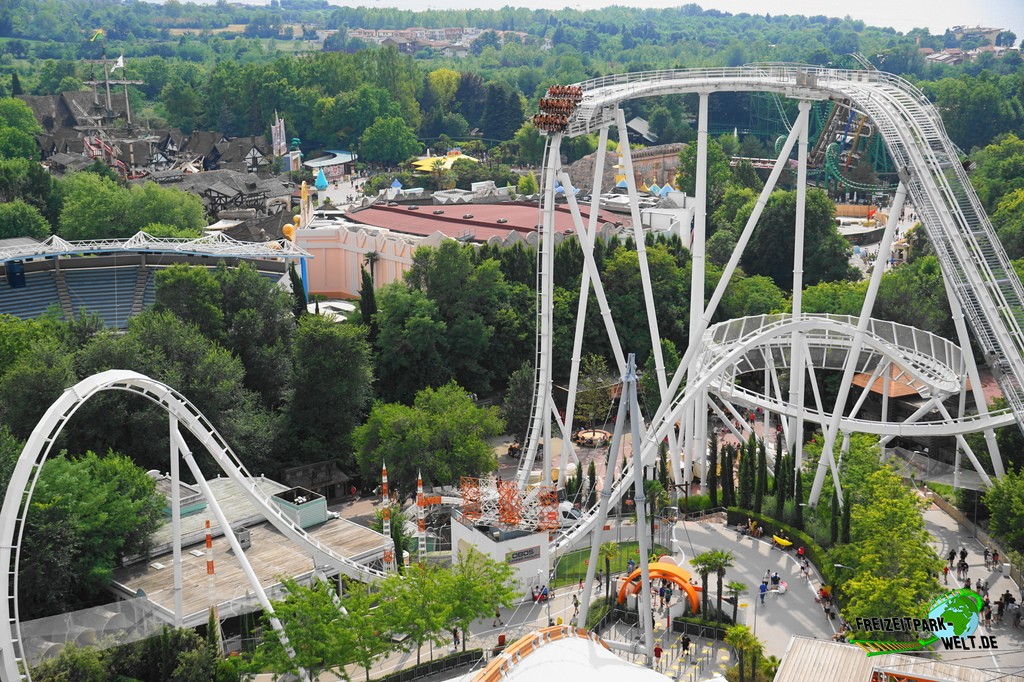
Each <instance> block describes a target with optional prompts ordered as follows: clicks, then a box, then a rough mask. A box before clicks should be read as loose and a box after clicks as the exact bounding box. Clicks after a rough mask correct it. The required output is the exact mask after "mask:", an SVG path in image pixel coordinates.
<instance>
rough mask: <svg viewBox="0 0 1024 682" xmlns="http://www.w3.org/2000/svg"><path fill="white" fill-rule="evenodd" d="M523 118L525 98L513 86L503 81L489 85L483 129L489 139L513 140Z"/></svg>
mask: <svg viewBox="0 0 1024 682" xmlns="http://www.w3.org/2000/svg"><path fill="white" fill-rule="evenodd" d="M478 40H479V39H478ZM523 117H524V114H523V96H522V95H521V94H519V92H518V91H517V90H516V89H515V88H514V87H513V86H511V85H509V84H508V83H505V82H503V81H494V82H490V83H488V84H487V88H486V94H485V99H484V111H483V118H482V120H481V127H482V128H483V130H484V133H485V134H486V135H487V136H488V137H491V138H494V139H496V140H510V139H512V136H513V135H515V133H516V131H517V130H519V128H520V126H522V125H523Z"/></svg>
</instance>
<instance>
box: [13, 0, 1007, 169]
mask: <svg viewBox="0 0 1024 682" xmlns="http://www.w3.org/2000/svg"><path fill="white" fill-rule="evenodd" d="M228 26H234V27H236V28H237V30H238V31H240V33H232V32H218V31H220V30H222V29H224V28H225V27H228ZM296 26H298V27H300V33H299V34H296V33H295V27H296ZM410 26H423V27H474V28H477V29H481V30H484V33H483V34H482V35H481V36H480V37H478V38H477V39H476V41H475V42H473V44H472V46H471V48H470V52H469V55H468V56H466V57H464V58H460V59H456V58H444V57H441V56H440V55H439V54H436V53H435V52H433V51H431V50H430V49H424V50H420V51H419V52H417V53H416V54H415V56H413V55H399V54H398V53H397V52H394V51H393V50H385V49H380V48H378V47H376V46H373V47H372V48H370V47H369V46H367V45H366V44H365V43H364V42H362V41H360V40H358V39H346V38H344V32H345V30H347V29H353V28H394V29H399V28H406V27H410ZM172 28H173V29H183V28H188V29H191V30H192V31H194V33H192V34H188V35H172V34H171V33H170V31H171V29H172ZM99 29H103V33H102V34H100V35H99V36H98V37H97V39H95V40H93V39H92V38H94V37H96V34H97V30H99ZM317 29H331V30H339V31H340V33H339V35H340V36H342V37H341V38H340V39H336V38H337V37H331V38H328V39H327V40H326V41H325V42H323V43H316V42H306V41H305V40H304V39H308V38H314V37H315V35H316V34H315V31H316V30H317ZM495 31H515V32H516V33H508V34H501V35H500V37H499V34H498V33H495ZM1016 39H1017V37H1016V36H1015V35H1013V34H1012V33H1010V32H1004V33H1003V34H1000V36H999V37H998V39H997V42H1000V43H1002V44H1007V45H1012V44H1014V43H1015V42H1016ZM979 42H980V41H979V40H977V39H975V38H971V37H967V38H963V39H957V37H956V36H955V35H954V34H952V33H951V32H948V31H947V32H946V33H945V34H943V35H930V34H928V33H927V32H926V31H924V30H920V29H915V30H914V31H911V32H909V33H907V34H901V33H898V32H896V31H894V30H892V29H885V28H875V27H871V26H866V25H865V24H864V22H862V21H854V20H850V19H837V18H828V17H824V16H815V17H802V16H769V15H764V16H762V15H745V14H741V15H736V16H732V15H729V14H727V13H723V12H718V11H713V10H702V9H701V8H700V7H699V6H697V5H693V4H691V5H685V6H682V7H676V8H669V9H659V10H654V9H649V10H634V9H632V8H624V7H610V8H606V9H602V10H594V11H586V12H583V11H577V10H559V11H549V10H527V9H515V8H508V7H506V8H503V9H500V10H459V11H455V10H450V11H435V10H431V11H426V12H408V11H400V10H396V9H389V8H352V7H328V6H326V5H325V4H324V3H318V2H275V3H273V4H272V5H271V6H270V7H239V6H233V5H228V4H227V3H217V4H216V5H192V4H183V3H179V2H175V1H173V0H172V1H171V2H168V3H165V4H164V5H157V4H150V3H145V2H127V3H121V2H113V1H112V0H111V1H102V0H100V1H97V0H90V1H85V0H78V1H76V0H72V1H71V2H57V0H12V1H11V2H7V3H4V5H3V6H2V7H0V72H3V73H7V74H9V75H13V74H17V77H18V78H17V84H16V85H15V84H13V83H11V82H10V78H9V77H8V78H6V79H5V78H0V94H10V93H11V91H12V90H15V89H16V90H18V91H21V92H25V93H30V94H48V93H56V92H59V91H61V90H66V89H77V88H82V87H84V86H83V85H82V82H83V81H85V80H88V79H89V78H91V77H94V76H95V75H96V71H95V70H96V68H97V67H96V66H95V65H94V64H87V63H85V62H83V61H82V60H85V59H94V60H95V59H99V58H100V57H101V55H102V53H103V51H104V50H106V52H107V54H108V56H109V57H113V56H115V55H121V54H123V55H124V56H125V59H126V69H125V72H124V73H125V75H127V76H128V77H130V78H132V79H138V80H142V81H144V84H143V85H140V86H133V89H132V95H133V97H134V99H135V101H134V102H133V109H134V110H135V111H138V112H141V117H142V120H144V121H147V122H148V123H150V124H151V125H153V126H154V127H159V126H161V125H170V126H175V127H180V128H182V129H183V130H185V131H190V130H193V129H210V130H219V131H222V132H225V133H227V134H229V135H253V134H264V133H266V132H267V130H268V127H269V125H270V123H271V118H272V115H273V112H274V111H279V112H282V113H283V115H284V116H285V118H286V120H287V121H288V126H289V128H288V129H289V133H290V134H292V135H294V136H297V137H299V138H301V139H302V140H303V146H304V148H306V147H308V148H310V149H316V148H320V147H333V146H336V145H343V146H347V147H350V148H357V147H358V144H359V142H360V138H361V137H362V135H363V134H364V132H365V131H366V129H367V128H368V127H369V126H370V124H371V123H372V122H373V121H374V120H376V119H377V118H378V117H382V116H392V117H401V118H402V119H403V120H404V122H405V124H406V126H408V128H409V129H410V130H411V131H413V132H414V133H415V134H416V135H417V136H419V137H420V138H422V139H433V138H436V137H437V136H439V135H441V134H445V135H448V136H449V137H452V138H462V137H465V136H466V135H467V134H468V133H469V132H470V131H472V130H478V131H479V132H480V134H481V135H482V136H483V137H484V138H485V139H487V140H490V141H492V142H499V141H505V140H509V139H510V138H512V137H513V134H514V133H515V132H516V131H517V130H518V129H519V128H520V126H521V125H522V123H523V120H524V118H525V115H526V114H529V113H531V112H532V111H533V110H534V102H535V101H536V99H537V98H538V96H539V95H540V93H542V92H543V91H544V90H545V89H546V88H547V87H548V86H549V85H551V84H552V83H556V82H561V83H566V82H576V81H580V80H584V79H586V78H590V77H594V76H598V75H602V74H607V73H619V72H625V71H639V70H649V69H661V68H677V67H696V66H732V65H739V64H744V63H748V62H756V61H773V62H778V61H785V62H804V63H811V64H820V65H829V66H836V67H852V68H859V67H858V65H857V63H856V62H855V61H854V60H852V59H851V58H850V56H849V54H850V53H852V52H860V53H862V54H864V55H867V58H868V59H869V60H870V61H871V63H872V64H873V65H874V66H876V67H877V68H880V69H883V70H886V71H891V72H894V73H897V74H900V75H903V76H905V77H907V78H909V79H911V80H912V81H914V82H916V83H918V84H919V85H920V86H921V87H922V88H923V89H924V90H925V92H926V93H927V94H928V95H929V97H931V98H932V99H933V100H934V101H935V102H936V104H937V105H938V106H939V108H940V110H941V111H942V113H943V117H944V119H945V120H946V125H947V128H948V130H949V132H950V134H951V136H952V138H953V140H954V142H956V143H957V144H958V145H959V146H960V147H961V148H962V149H963V150H964V151H965V152H967V151H970V150H971V149H972V148H974V147H976V146H981V145H984V144H987V143H989V142H991V141H992V140H993V139H994V138H995V137H996V136H998V135H999V134H1001V133H1005V132H1011V131H1013V132H1017V133H1018V135H1020V133H1021V126H1022V124H1024V104H1022V102H1024V100H1022V97H1024V86H1022V70H1021V63H1022V62H1021V57H1020V54H1019V52H1018V51H1016V50H1010V51H1008V52H1006V53H1005V54H1004V55H1003V56H1001V57H996V56H995V55H994V54H993V53H991V52H986V53H982V54H980V55H979V56H978V57H977V58H976V59H974V60H972V61H967V62H965V63H964V64H962V65H957V66H949V65H944V64H939V63H936V62H930V61H926V60H925V59H924V55H923V53H922V52H921V51H920V48H931V49H942V48H944V47H959V48H961V49H965V50H966V49H970V48H973V47H977V46H978V44H979ZM364 48H369V49H364ZM3 91H6V93H5V92H3ZM15 94H17V93H15ZM711 102H712V103H711V107H712V111H711V119H712V125H713V126H715V127H716V128H718V129H720V130H733V129H734V128H736V129H739V130H741V131H751V132H752V133H754V134H756V135H757V136H758V137H760V142H761V143H762V144H767V145H770V144H771V142H773V139H774V136H775V135H777V134H778V133H779V132H780V131H781V129H782V124H781V122H780V121H777V122H774V123H773V124H771V125H769V124H767V123H766V122H765V121H764V120H761V119H763V118H764V109H765V107H764V106H763V104H762V103H760V102H758V101H757V99H756V98H752V97H751V96H748V95H744V94H721V95H716V96H715V97H713V98H712V100H711ZM693 110H694V106H693V102H692V101H691V100H690V99H689V98H685V97H675V98H662V99H657V100H641V101H636V102H633V103H629V104H628V105H627V113H628V114H629V115H642V116H645V117H646V118H648V120H650V121H651V122H652V129H653V131H654V132H655V133H656V134H657V135H658V136H659V139H660V141H662V142H673V141H688V140H689V139H690V138H691V137H692V135H693V133H692V130H691V128H690V126H689V121H690V120H691V118H692V112H693ZM790 113H792V112H790ZM776 118H777V116H776Z"/></svg>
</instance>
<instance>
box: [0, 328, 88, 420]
mask: <svg viewBox="0 0 1024 682" xmlns="http://www.w3.org/2000/svg"><path fill="white" fill-rule="evenodd" d="M40 337H42V338H39V339H38V341H37V342H36V343H34V344H33V345H31V346H28V347H26V348H24V350H23V352H21V353H20V354H19V355H18V356H17V359H15V360H14V361H13V362H12V363H11V364H10V365H9V366H8V367H7V371H6V372H4V374H3V376H2V377H0V424H7V425H8V426H9V427H10V429H11V432H12V433H13V434H14V435H15V436H17V437H18V438H28V436H29V434H30V433H32V429H33V428H35V425H36V422H38V421H39V419H40V418H41V417H42V416H43V413H45V412H46V410H47V408H48V407H49V406H50V403H52V402H53V401H54V400H56V399H57V398H58V397H59V396H60V394H61V393H62V392H63V391H64V389H66V388H67V387H68V386H71V385H72V384H74V383H75V373H74V367H73V358H72V357H71V356H70V355H69V354H68V353H67V349H66V348H65V347H64V346H63V345H62V344H60V343H59V342H58V341H57V340H56V339H54V338H52V337H50V338H45V337H43V335H42V334H40ZM26 340H27V339H26Z"/></svg>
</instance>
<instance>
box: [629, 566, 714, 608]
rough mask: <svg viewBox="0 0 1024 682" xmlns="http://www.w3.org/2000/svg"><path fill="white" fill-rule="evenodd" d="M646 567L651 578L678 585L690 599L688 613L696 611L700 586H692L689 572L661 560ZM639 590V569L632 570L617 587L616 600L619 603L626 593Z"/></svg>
mask: <svg viewBox="0 0 1024 682" xmlns="http://www.w3.org/2000/svg"><path fill="white" fill-rule="evenodd" d="M647 569H648V570H649V571H650V572H651V580H656V579H658V578H661V579H664V580H668V581H669V582H671V583H674V584H675V585H677V586H678V587H679V589H680V590H682V591H683V593H684V594H685V595H686V596H687V598H688V599H689V600H690V613H697V612H698V611H699V610H700V592H701V588H699V587H694V586H693V585H691V584H690V572H689V571H687V570H685V569H682V568H680V567H678V566H676V565H675V564H669V563H665V562H662V561H655V562H654V563H651V564H649V565H648V566H647ZM639 591H640V569H639V568H638V569H636V570H634V571H633V572H632V573H630V574H629V577H628V578H626V582H624V583H622V587H620V588H619V597H618V602H619V603H620V604H622V603H624V602H625V601H626V595H627V594H629V593H633V594H636V593H637V592H639Z"/></svg>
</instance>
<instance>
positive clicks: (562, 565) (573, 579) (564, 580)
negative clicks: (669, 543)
mask: <svg viewBox="0 0 1024 682" xmlns="http://www.w3.org/2000/svg"><path fill="white" fill-rule="evenodd" d="M638 548H639V543H637V542H620V543H619V558H618V559H615V560H614V561H612V562H611V567H612V572H613V573H622V572H624V571H625V570H626V562H627V561H629V559H630V557H632V558H633V561H636V562H639V560H640V555H639V554H637V550H638ZM654 551H655V552H656V553H657V554H658V555H659V556H660V555H662V554H668V548H667V547H663V546H662V545H655V546H654ZM588 559H590V548H589V547H588V548H586V549H579V550H576V551H575V552H570V553H569V554H566V555H564V556H563V557H562V558H561V559H559V561H558V565H557V566H556V567H555V579H554V581H552V584H551V586H552V587H561V586H562V585H572V584H575V583H578V582H579V581H580V578H585V577H586V575H587V560H588ZM597 570H599V571H601V572H602V573H604V561H603V560H602V559H598V565H597Z"/></svg>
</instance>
